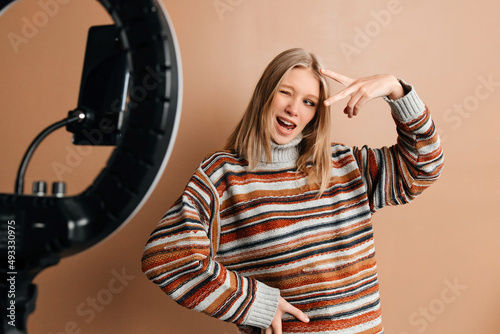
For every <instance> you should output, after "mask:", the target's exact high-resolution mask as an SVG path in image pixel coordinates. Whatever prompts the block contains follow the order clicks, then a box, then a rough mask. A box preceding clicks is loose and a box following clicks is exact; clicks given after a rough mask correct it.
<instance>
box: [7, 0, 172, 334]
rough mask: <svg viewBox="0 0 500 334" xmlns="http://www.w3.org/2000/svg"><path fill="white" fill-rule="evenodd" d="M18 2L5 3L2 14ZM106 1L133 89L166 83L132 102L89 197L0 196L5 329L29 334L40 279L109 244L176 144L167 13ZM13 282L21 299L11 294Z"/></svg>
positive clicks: (157, 6) (141, 0)
mask: <svg viewBox="0 0 500 334" xmlns="http://www.w3.org/2000/svg"><path fill="white" fill-rule="evenodd" d="M13 2H14V1H13V0H10V1H8V0H7V1H6V2H5V1H3V2H2V3H1V4H0V13H1V12H2V10H3V9H5V8H6V6H7V5H9V4H11V3H13ZM99 2H100V3H101V4H102V5H103V6H104V7H105V8H106V10H107V11H108V13H109V14H110V16H111V17H112V18H113V20H114V22H115V25H116V26H117V28H118V30H119V35H120V39H121V41H122V43H123V46H124V52H126V53H127V65H128V69H129V72H130V80H131V82H130V86H129V87H134V86H138V85H140V83H142V82H144V80H147V79H148V77H147V76H148V75H150V73H151V70H153V71H154V72H155V73H156V74H157V75H158V77H159V78H161V80H158V82H157V85H155V86H154V87H153V86H151V87H148V91H147V95H146V96H142V98H141V99H140V100H137V101H134V103H133V104H132V103H128V105H127V109H126V112H125V117H124V121H123V125H122V129H121V131H122V136H121V139H120V141H119V143H118V145H117V147H116V148H115V149H114V151H113V152H112V154H111V156H110V158H109V160H108V162H107V165H106V167H105V168H104V169H103V170H102V171H101V172H100V174H99V175H98V176H97V177H96V179H95V180H94V183H93V184H92V185H91V186H89V187H88V188H87V189H86V190H85V191H84V192H83V193H81V194H79V195H76V196H71V197H55V196H43V197H40V196H32V195H22V194H0V252H1V256H0V261H1V263H0V269H1V281H0V292H1V306H0V307H1V308H2V311H1V312H0V314H1V316H2V323H3V327H2V329H3V331H0V332H4V333H25V332H26V322H27V317H28V315H29V314H30V313H31V312H32V311H33V310H34V307H35V300H36V286H34V285H33V284H32V283H31V282H32V280H33V278H34V277H35V276H36V275H37V274H38V273H39V272H40V271H41V270H43V269H44V268H46V267H48V266H51V265H55V264H56V263H57V262H58V261H59V259H60V258H62V257H66V256H69V255H72V254H75V253H78V252H80V251H82V250H85V249H87V248H89V247H91V246H93V245H95V244H96V243H98V242H100V241H102V240H103V239H104V238H106V237H108V236H109V235H110V234H111V233H112V232H114V231H115V230H116V229H117V228H119V227H120V226H123V225H124V223H126V222H127V221H128V220H130V219H131V218H132V217H133V216H134V214H135V213H136V212H137V211H138V210H139V208H140V207H141V206H142V204H143V203H144V202H145V201H146V199H147V198H148V197H149V195H150V194H151V192H152V191H153V188H154V187H155V185H156V183H157V182H158V181H159V178H160V176H161V173H162V171H163V169H164V168H165V165H166V163H167V160H168V157H169V155H170V152H171V150H172V147H173V143H174V139H175V135H176V132H177V128H178V121H179V115H180V106H181V100H182V84H181V81H182V73H181V63H180V56H179V51H178V50H179V48H178V46H177V42H176V39H175V34H174V31H173V28H172V24H171V23H170V21H169V18H168V16H167V14H166V11H164V9H163V7H162V5H161V3H160V2H159V1H157V0H99ZM13 245H15V246H14V247H12V246H13ZM9 246H10V247H9ZM9 250H10V252H9ZM12 251H14V252H12ZM9 255H11V256H10V257H9ZM11 265H12V266H11ZM12 284H15V297H13V296H12V295H10V294H9V292H11V291H12V287H13V286H12ZM12 297H13V298H12ZM13 304H14V305H15V309H14V310H13V309H12V305H13ZM13 314H14V318H15V321H14V322H12V321H11V320H12V315H13ZM9 316H10V317H9ZM13 324H15V326H12V325H13Z"/></svg>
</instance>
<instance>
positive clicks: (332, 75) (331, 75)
mask: <svg viewBox="0 0 500 334" xmlns="http://www.w3.org/2000/svg"><path fill="white" fill-rule="evenodd" d="M321 73H323V74H324V75H326V76H327V77H329V78H332V79H333V80H335V81H337V82H339V83H341V84H343V85H344V86H349V85H350V84H351V83H353V82H354V79H352V78H349V77H348V76H345V75H343V74H340V73H337V72H334V71H332V70H328V69H326V68H322V69H321Z"/></svg>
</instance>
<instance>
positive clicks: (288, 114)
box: [271, 67, 319, 145]
mask: <svg viewBox="0 0 500 334" xmlns="http://www.w3.org/2000/svg"><path fill="white" fill-rule="evenodd" d="M318 102H319V80H318V79H317V78H316V76H315V75H314V74H313V72H312V70H311V69H307V68H301V67H296V68H294V69H293V70H291V71H290V73H289V74H288V75H287V76H286V77H285V78H284V79H283V81H282V83H281V85H280V86H279V87H278V93H277V94H276V96H275V97H274V99H273V102H272V104H271V112H272V113H273V126H272V130H271V138H272V139H273V140H274V141H275V142H276V143H277V144H280V145H283V144H287V143H289V142H290V141H291V140H292V139H294V138H295V137H297V135H299V134H300V133H301V132H302V130H304V128H305V126H306V125H307V123H309V122H310V121H311V120H312V119H313V118H314V115H315V114H316V109H317V105H318Z"/></svg>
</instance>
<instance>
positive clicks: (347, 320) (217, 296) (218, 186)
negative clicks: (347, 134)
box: [142, 86, 443, 334]
mask: <svg viewBox="0 0 500 334" xmlns="http://www.w3.org/2000/svg"><path fill="white" fill-rule="evenodd" d="M409 90H410V91H409V93H407V95H406V96H404V97H403V98H401V99H399V100H396V101H392V100H389V99H387V98H386V101H387V102H388V103H389V105H390V107H391V110H392V115H393V118H394V121H395V123H396V127H397V132H398V140H397V144H396V145H394V146H392V147H384V148H381V149H370V148H368V147H366V146H365V147H362V148H351V147H347V146H344V145H340V144H332V146H331V153H332V164H333V168H332V179H331V182H330V184H329V186H328V188H327V189H326V191H325V192H324V193H323V195H322V196H321V197H319V198H318V196H317V195H318V187H316V186H314V185H310V184H308V182H307V175H306V174H305V173H303V172H298V171H297V170H296V161H297V158H298V146H297V144H298V142H299V141H300V138H297V139H294V140H293V141H291V142H290V143H288V144H286V145H274V144H273V147H272V149H273V152H272V157H273V161H272V163H264V162H262V163H260V164H259V165H258V166H257V168H255V169H252V170H249V168H248V163H247V161H246V160H245V159H242V158H241V157H239V156H237V155H235V154H234V153H231V152H227V151H220V152H216V153H214V154H212V155H210V156H209V157H207V158H206V159H205V160H204V161H203V162H202V163H201V165H200V166H199V168H198V169H197V170H196V172H195V173H194V175H193V176H192V178H191V180H190V181H189V183H188V185H187V186H186V188H185V191H184V193H183V194H182V196H181V197H180V198H179V199H178V200H177V201H176V202H175V204H174V205H173V206H172V207H171V208H170V210H169V211H168V212H167V213H166V215H165V216H164V217H163V218H162V219H161V221H160V222H159V224H158V226H157V228H156V229H155V230H154V231H153V233H152V234H151V236H150V239H149V241H148V243H147V245H146V247H145V251H144V255H143V259H142V266H143V267H142V268H143V271H144V273H145V274H146V275H147V276H148V278H149V279H150V280H152V281H153V282H154V283H156V284H157V285H158V286H159V287H160V288H161V289H162V290H163V291H164V292H165V293H166V294H168V295H169V296H170V297H172V298H173V299H174V300H175V301H176V302H177V303H179V304H181V305H183V306H185V307H187V308H190V309H194V310H197V311H201V312H204V313H206V314H208V315H210V316H212V317H216V318H219V319H221V320H224V321H228V322H233V323H235V324H237V325H239V327H240V330H241V332H242V333H260V328H266V327H268V326H269V325H270V323H271V320H272V319H273V316H274V314H275V311H276V308H277V305H278V299H279V296H280V295H281V296H282V297H283V298H285V299H286V300H287V301H288V302H290V303H291V304H292V305H294V306H296V307H297V308H299V309H301V310H302V311H303V312H304V313H305V314H307V316H308V317H309V318H310V322H309V323H307V324H306V323H302V322H300V321H298V320H296V319H295V318H293V317H292V316H290V315H288V314H287V315H286V316H285V317H284V318H283V333H342V334H344V333H345V334H346V333H365V334H368V333H370V334H371V333H383V327H382V322H381V308H380V299H379V298H380V297H379V283H378V277H377V266H376V262H375V258H374V255H375V249H374V240H373V228H372V223H371V216H372V214H373V213H374V212H376V211H377V210H378V209H380V208H382V207H384V206H386V205H398V204H404V203H408V202H410V201H411V200H412V199H414V198H415V196H417V195H418V194H420V193H421V192H422V191H423V190H424V189H425V188H426V187H428V186H429V185H430V184H431V183H432V182H433V181H435V180H436V179H437V178H438V176H439V173H440V170H441V168H442V164H443V155H442V150H441V146H440V141H439V137H438V135H437V133H436V131H435V127H434V124H433V122H432V120H431V118H430V114H429V112H428V110H427V108H426V106H425V105H424V104H423V102H422V101H421V100H420V99H419V97H418V95H417V94H416V92H415V91H414V89H413V88H412V87H411V86H409Z"/></svg>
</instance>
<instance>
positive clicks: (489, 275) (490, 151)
mask: <svg viewBox="0 0 500 334" xmlns="http://www.w3.org/2000/svg"><path fill="white" fill-rule="evenodd" d="M163 3H164V5H165V8H166V9H167V11H168V14H169V16H170V17H171V19H172V22H173V24H174V27H175V31H176V34H177V37H178V40H179V44H180V51H181V55H182V63H183V71H184V99H183V109H182V115H181V122H180V129H179V133H178V136H177V139H176V143H175V147H174V149H173V153H172V155H171V158H170V160H169V162H168V165H167V168H166V170H165V172H164V174H163V176H162V178H161V181H160V183H159V184H158V186H157V188H156V189H155V191H154V192H153V194H152V196H151V197H150V198H149V200H148V201H147V202H146V204H145V205H144V206H143V208H142V209H141V210H140V212H139V213H138V214H137V215H136V216H135V217H134V218H133V219H132V220H131V221H130V222H129V223H128V224H127V225H126V226H124V227H123V228H122V229H121V230H120V231H119V232H118V233H117V234H115V235H114V236H113V237H112V238H110V239H107V240H106V241H105V242H103V243H101V244H99V245H97V246H95V247H93V248H91V249H88V250H86V251H85V252H82V253H79V254H77V255H74V256H72V257H69V258H65V259H63V260H62V261H61V262H60V263H59V264H58V265H57V266H55V267H51V268H49V269H46V270H45V271H43V272H42V273H41V274H40V275H39V276H38V277H37V278H36V281H35V282H36V283H37V285H38V288H39V297H38V300H37V305H36V310H35V312H34V313H33V314H32V315H31V317H30V318H29V322H28V329H29V332H30V333H37V334H49V333H51V334H61V333H66V334H69V333H168V334H191V333H206V334H235V333H237V331H236V328H235V327H234V326H233V325H232V324H227V323H224V322H222V321H219V320H216V319H212V318H210V317H208V316H205V315H203V314H199V313H196V312H194V311H190V310H187V309H184V308H182V307H181V306H178V305H177V304H176V303H175V302H173V301H172V300H171V299H170V298H169V297H168V296H166V295H165V294H164V293H163V292H162V291H161V290H160V289H159V288H158V287H157V286H155V285H154V284H153V283H151V282H150V281H148V280H147V278H146V277H145V276H144V275H143V274H142V272H141V268H140V260H141V255H142V250H143V247H144V245H145V243H146V241H147V239H148V237H149V234H150V233H151V231H152V230H153V229H154V227H155V226H156V224H157V222H158V220H159V219H160V218H161V216H162V215H163V214H164V213H165V211H166V210H167V209H168V208H169V207H170V206H171V205H172V203H173V202H174V201H175V199H176V198H177V197H178V196H179V195H180V193H181V192H182V190H183V188H184V186H185V184H186V183H187V181H188V179H189V177H190V176H191V174H192V172H193V171H194V169H195V168H196V167H197V166H198V164H199V163H200V161H201V160H202V158H203V157H204V156H206V155H207V154H208V153H210V152H212V151H214V150H216V149H219V148H221V147H222V146H223V144H224V142H225V139H226V137H227V136H228V135H229V133H230V132H231V130H232V129H233V127H234V126H235V125H236V122H237V121H238V120H239V119H240V117H241V115H242V114H243V111H244V109H245V107H246V104H247V103H248V101H249V98H250V95H251V93H252V90H253V87H254V86H255V84H256V83H257V80H258V78H259V77H260V75H261V73H262V71H263V70H264V67H265V66H266V65H267V63H268V62H269V61H270V60H271V59H272V58H273V57H274V56H275V55H277V54H278V53H279V52H281V51H283V50H285V49H288V48H290V47H304V48H306V49H309V50H311V51H313V52H315V53H316V54H318V55H319V56H320V58H322V59H323V61H324V63H325V64H326V65H327V67H329V68H331V69H333V70H336V71H338V72H340V73H343V74H346V75H348V76H353V77H359V76H366V75H372V74H377V73H392V74H394V75H396V76H398V77H400V78H403V79H404V80H406V81H407V82H409V83H411V84H413V85H414V86H415V88H416V89H417V92H418V93H419V95H420V97H421V98H422V99H423V100H424V102H425V103H426V104H427V105H428V106H429V108H430V110H431V114H432V116H433V119H434V121H435V122H436V125H437V127H438V128H439V129H440V130H439V131H440V134H441V136H442V139H443V146H444V149H445V159H446V163H445V168H444V170H443V173H442V176H441V178H440V179H439V181H438V182H437V183H435V184H434V185H433V186H432V187H430V188H429V189H428V190H427V191H425V192H424V193H423V195H422V196H421V197H419V198H418V199H416V200H415V201H414V202H413V203H411V204H409V205H405V206H401V207H395V208H385V209H383V210H381V211H380V212H378V213H377V214H375V215H374V217H373V223H374V226H375V240H376V241H375V244H376V250H377V260H378V266H379V274H380V282H381V295H382V310H383V320H384V325H385V328H386V332H387V333H389V334H417V333H429V334H433V333H455V334H469V333H487V334H495V333H499V332H500V317H499V316H498V314H499V312H500V284H499V283H498V282H500V263H499V260H498V254H499V253H500V242H498V235H500V225H499V224H498V222H499V218H498V207H499V203H498V200H499V199H500V190H499V186H500V177H499V174H498V172H499V170H500V150H499V149H498V148H499V145H498V144H499V133H500V131H499V124H500V113H499V112H498V109H499V104H500V66H499V65H498V61H499V59H500V43H499V37H498V33H499V32H500V3H499V2H498V1H493V0H491V1H481V2H480V3H478V2H477V1H469V0H464V1H431V0H420V1H411V0H373V1H359V0H351V1H340V0H311V1H299V0H189V1H181V0H172V1H167V0H164V1H163ZM47 4H51V5H52V7H47V6H48V5H47ZM49 9H50V10H49ZM49 14H50V15H49ZM110 22H111V20H110V18H109V16H108V15H107V13H106V12H105V11H104V9H103V8H102V7H101V6H100V5H99V4H98V3H97V1H70V0H65V1H62V0H40V1H38V0H37V1H34V0H33V1H29V0H20V1H17V3H15V5H14V6H12V7H11V8H10V9H9V10H8V11H7V12H5V13H4V14H3V15H2V16H1V17H0V38H1V39H0V97H1V98H0V115H1V121H0V143H1V144H0V159H1V165H0V166H1V167H0V192H3V193H12V192H13V187H14V180H15V175H16V172H17V167H18V165H19V162H20V160H21V158H22V156H23V154H24V152H25V150H26V148H27V147H28V145H29V143H30V142H31V141H32V140H33V138H34V137H35V136H36V135H37V134H38V133H39V132H40V131H41V130H42V129H43V128H45V127H46V126H47V125H49V124H52V123H54V122H55V121H57V120H60V119H62V118H64V117H65V116H66V114H67V112H68V111H69V110H71V109H73V108H75V106H76V102H77V97H78V89H79V84H80V76H81V70H82V64H83V56H84V49H85V43H86V36H87V31H88V28H89V27H90V26H91V25H98V24H108V23H110ZM30 24H31V25H33V26H34V27H35V29H31V30H30V29H29V28H28V27H27V26H29V25H30ZM13 34H17V36H23V38H24V39H23V42H22V43H14V42H13V40H12V36H14V35H13ZM23 34H24V35H23ZM9 36H10V37H9ZM334 87H335V88H336V89H341V87H340V86H339V85H338V84H337V85H334ZM345 102H346V101H345V100H344V101H341V102H339V103H338V104H337V105H336V106H334V116H333V119H334V120H333V122H334V124H333V136H334V140H335V141H337V142H342V143H345V144H348V145H363V144H368V145H370V146H372V147H379V146H383V145H391V144H392V143H393V142H394V141H395V137H396V133H395V128H394V125H393V122H392V120H391V117H390V111H389V107H388V106H387V105H386V104H385V102H384V101H383V100H382V99H378V100H376V101H372V102H370V103H369V104H368V105H366V106H365V107H364V109H362V111H361V113H360V115H359V116H358V117H356V118H355V119H347V118H346V117H345V116H344V115H343V114H342V112H341V111H342V109H343V108H344V105H345ZM111 150H112V149H111V148H109V147H88V148H78V150H77V148H75V146H73V145H72V144H71V135H70V134H69V133H67V132H66V131H65V130H59V131H58V132H56V133H54V134H53V135H51V136H50V137H48V139H47V140H46V141H45V142H44V143H43V144H42V145H41V147H40V148H39V150H38V151H37V152H36V154H35V156H34V159H33V161H32V163H31V164H30V168H29V169H28V174H27V178H26V184H27V187H30V185H31V183H32V181H33V180H37V179H44V180H46V181H48V182H52V181H56V180H59V179H63V180H64V181H66V182H67V184H68V188H69V194H70V195H72V194H77V193H79V192H81V191H83V190H84V189H85V188H86V187H87V186H88V185H89V184H90V183H91V182H92V181H93V179H94V178H95V177H96V175H97V174H98V173H99V171H100V170H101V168H102V167H103V166H104V164H105V163H106V161H107V159H108V157H109V155H110V152H111ZM61 165H63V166H66V167H67V168H65V169H63V171H61V170H60V169H57V166H61Z"/></svg>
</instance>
